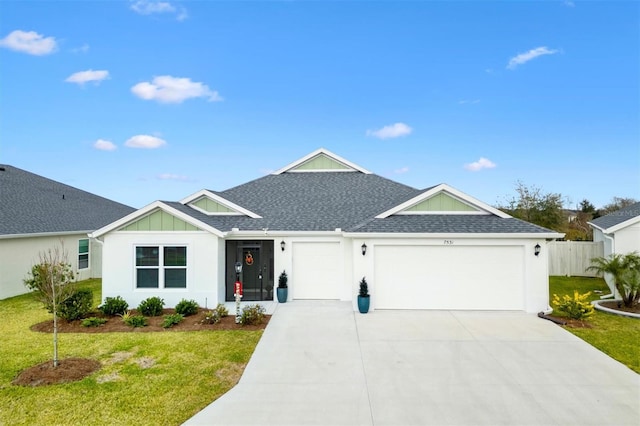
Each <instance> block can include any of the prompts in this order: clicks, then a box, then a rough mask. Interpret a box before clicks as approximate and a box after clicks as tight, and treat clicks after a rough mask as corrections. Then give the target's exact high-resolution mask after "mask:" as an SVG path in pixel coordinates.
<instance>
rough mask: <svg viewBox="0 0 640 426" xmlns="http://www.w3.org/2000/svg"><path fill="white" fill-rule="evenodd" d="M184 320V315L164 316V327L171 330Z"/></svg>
mask: <svg viewBox="0 0 640 426" xmlns="http://www.w3.org/2000/svg"><path fill="white" fill-rule="evenodd" d="M183 319H184V315H182V314H169V315H165V316H164V321H162V327H164V328H170V327H173V326H174V325H176V324H180V322H181V321H182V320H183Z"/></svg>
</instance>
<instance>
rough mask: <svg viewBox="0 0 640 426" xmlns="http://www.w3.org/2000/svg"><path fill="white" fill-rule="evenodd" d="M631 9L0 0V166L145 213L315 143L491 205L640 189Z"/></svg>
mask: <svg viewBox="0 0 640 426" xmlns="http://www.w3.org/2000/svg"><path fill="white" fill-rule="evenodd" d="M639 76H640V3H638V2H608V1H607V2H581V1H562V0H560V1H546V2H483V1H476V2H430V1H404V2H402V1H395V2H391V1H389V2H386V1H376V2H369V1H346V2H340V1H331V2H328V1H327V2H325V1H260V2H258V1H254V2H252V1H241V2H234V1H226V2H225V1H221V2H214V1H193V2H191V1H173V0H169V1H161V2H152V1H146V0H135V1H102V2H101V1H87V2H85V1H82V2H81V1H43V2H35V1H3V2H2V4H1V5H0V163H3V164H10V165H13V166H15V167H19V168H22V169H26V170H28V171H31V172H34V173H37V174H40V175H43V176H46V177H48V178H51V179H54V180H57V181H60V182H64V183H66V184H69V185H73V186H76V187H78V188H81V189H84V190H87V191H90V192H93V193H96V194H98V195H101V196H104V197H107V198H110V199H113V200H116V201H119V202H122V203H125V204H128V205H131V206H134V207H142V206H144V205H146V204H148V203H150V202H152V201H154V200H158V199H161V200H179V199H181V198H183V197H186V196H187V195H190V194H192V193H194V192H196V191H198V190H200V189H203V188H206V189H212V190H224V189H227V188H230V187H233V186H236V185H239V184H242V183H244V182H247V181H249V180H252V179H256V178H259V177H261V176H263V175H265V174H267V173H269V172H271V171H274V170H277V169H279V168H281V167H283V166H285V165H287V164H289V163H291V162H293V161H295V160H297V159H298V158H300V157H302V156H304V155H306V154H308V153H310V152H312V151H314V150H316V149H317V148H320V147H324V148H326V149H328V150H330V151H333V152H335V153H336V154H338V155H340V156H342V157H344V158H346V159H348V160H350V161H352V162H354V163H356V164H358V165H360V166H362V167H364V168H366V169H368V170H371V171H372V172H374V173H376V174H379V175H381V176H385V177H388V178H390V179H393V180H396V181H399V182H402V183H405V184H407V185H410V186H413V187H416V188H426V187H429V186H432V185H435V184H438V183H447V184H449V185H451V186H453V187H455V188H456V189H458V190H460V191H462V192H465V193H467V194H469V195H471V196H474V197H477V198H479V199H481V200H482V201H484V202H487V203H489V204H492V205H495V204H499V203H503V202H505V200H506V199H508V198H510V197H511V196H513V195H514V194H515V191H514V188H515V184H516V182H517V181H521V182H523V183H524V184H525V185H531V186H537V187H540V188H541V189H542V190H543V191H544V192H554V193H560V194H562V195H563V196H564V197H565V198H566V201H567V204H566V207H575V205H576V204H577V203H579V202H580V201H581V200H582V199H584V198H587V199H589V200H590V201H591V202H592V203H593V204H595V205H596V207H601V206H602V205H604V204H606V203H608V202H610V201H611V199H612V198H613V197H614V196H619V197H633V198H636V199H640V78H639Z"/></svg>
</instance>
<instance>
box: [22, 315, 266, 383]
mask: <svg viewBox="0 0 640 426" xmlns="http://www.w3.org/2000/svg"><path fill="white" fill-rule="evenodd" d="M205 312H206V310H204V309H200V311H199V312H198V313H197V314H195V315H191V316H188V317H185V318H184V320H182V322H180V323H179V324H176V325H174V326H173V327H171V328H163V327H162V321H163V317H162V316H157V317H149V318H148V320H149V325H147V326H146V327H137V328H134V327H130V326H128V325H126V324H125V323H124V322H122V318H120V317H105V316H104V315H102V314H101V313H94V314H92V316H95V317H99V318H104V319H106V320H107V322H106V323H105V324H103V325H100V326H98V327H84V326H82V321H72V322H66V321H64V320H59V321H58V333H115V332H120V333H150V332H166V333H175V332H181V331H207V330H208V331H213V332H215V331H223V330H245V331H255V330H263V329H264V328H265V327H266V326H267V324H268V323H269V320H270V319H271V315H265V319H264V321H263V322H262V324H258V325H244V326H243V325H241V324H236V322H235V319H236V318H235V316H233V315H229V316H227V317H224V318H222V319H221V320H220V322H219V323H217V324H204V323H202V320H203V319H204V316H205ZM132 313H133V314H135V313H136V312H135V310H133V311H132ZM174 313H175V310H174V309H164V310H163V312H162V314H163V315H169V314H174ZM31 330H33V331H37V332H41V333H53V319H51V320H48V321H44V322H41V323H38V324H35V325H33V326H31ZM131 356H133V354H131V353H129V352H116V353H114V354H113V355H112V358H111V359H110V360H108V361H106V364H113V363H116V362H122V361H124V360H126V359H128V358H130V357H131ZM137 363H138V365H139V366H140V368H151V367H153V365H154V364H155V361H154V360H153V359H151V358H142V359H140V360H138V361H137ZM100 367H101V364H100V362H98V361H95V360H92V359H85V358H67V359H62V360H59V361H58V366H57V367H54V366H53V361H52V360H51V361H47V362H43V363H42V364H38V365H36V366H33V367H30V368H27V369H26V370H24V371H22V372H21V373H20V374H19V375H18V377H16V378H15V380H14V381H13V382H12V383H13V384H14V385H19V386H45V385H53V384H59V383H68V382H75V381H78V380H82V379H84V378H85V377H87V376H88V375H90V374H92V373H93V372H95V371H97V370H99V369H100ZM118 378H119V377H118V375H117V374H115V373H112V374H111V375H106V376H102V377H99V378H98V381H99V382H100V383H103V382H108V381H114V380H118Z"/></svg>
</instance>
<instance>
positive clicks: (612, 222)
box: [589, 202, 640, 294]
mask: <svg viewBox="0 0 640 426" xmlns="http://www.w3.org/2000/svg"><path fill="white" fill-rule="evenodd" d="M589 225H590V226H591V228H593V241H595V242H602V243H603V245H604V257H608V256H610V255H611V254H613V253H620V254H626V253H631V252H634V251H637V252H638V253H640V202H638V203H635V204H631V205H630V206H627V207H624V208H622V209H620V210H616V211H614V212H612V213H609V214H608V215H605V216H600V217H599V218H597V219H594V220H592V221H591V222H589ZM605 281H607V285H608V286H609V288H610V289H611V292H612V293H613V294H617V293H616V289H615V286H614V285H613V281H612V280H611V277H610V276H607V275H605Z"/></svg>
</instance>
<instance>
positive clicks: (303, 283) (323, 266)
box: [289, 242, 343, 299]
mask: <svg viewBox="0 0 640 426" xmlns="http://www.w3.org/2000/svg"><path fill="white" fill-rule="evenodd" d="M342 264H343V262H342V253H341V251H340V243H337V242H336V243H293V274H292V280H291V283H290V285H289V287H290V290H289V291H291V293H292V297H293V298H294V299H340V287H341V285H340V284H341V282H342V280H343V273H342Z"/></svg>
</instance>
